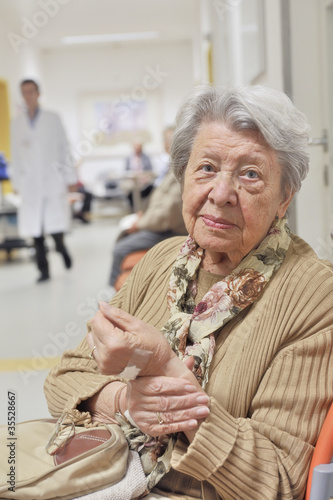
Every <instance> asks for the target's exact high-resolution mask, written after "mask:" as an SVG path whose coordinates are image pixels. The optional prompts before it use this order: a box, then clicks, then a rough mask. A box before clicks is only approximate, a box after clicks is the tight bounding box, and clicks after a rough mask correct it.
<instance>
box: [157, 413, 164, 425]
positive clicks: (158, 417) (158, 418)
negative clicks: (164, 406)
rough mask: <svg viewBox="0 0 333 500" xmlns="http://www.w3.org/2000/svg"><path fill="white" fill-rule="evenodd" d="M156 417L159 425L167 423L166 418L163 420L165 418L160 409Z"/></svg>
mask: <svg viewBox="0 0 333 500" xmlns="http://www.w3.org/2000/svg"><path fill="white" fill-rule="evenodd" d="M156 417H157V420H158V423H159V425H162V424H164V423H165V422H164V420H163V418H162V417H161V414H160V412H159V411H157V412H156Z"/></svg>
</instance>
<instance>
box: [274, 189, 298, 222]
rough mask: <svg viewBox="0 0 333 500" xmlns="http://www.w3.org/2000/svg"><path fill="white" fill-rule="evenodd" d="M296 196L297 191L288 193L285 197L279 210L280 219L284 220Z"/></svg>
mask: <svg viewBox="0 0 333 500" xmlns="http://www.w3.org/2000/svg"><path fill="white" fill-rule="evenodd" d="M294 194H295V191H291V190H290V191H288V192H287V193H286V195H285V197H284V199H283V200H282V201H281V203H280V205H279V208H278V210H277V216H278V217H279V219H282V217H284V216H285V215H286V212H287V210H288V207H289V205H290V202H291V200H292V199H293V196H294Z"/></svg>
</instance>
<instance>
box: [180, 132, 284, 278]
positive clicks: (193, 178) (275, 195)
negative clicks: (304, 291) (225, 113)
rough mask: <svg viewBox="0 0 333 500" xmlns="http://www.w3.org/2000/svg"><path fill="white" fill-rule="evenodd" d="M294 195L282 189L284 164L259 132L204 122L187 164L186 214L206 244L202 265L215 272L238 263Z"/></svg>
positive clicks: (189, 225) (191, 227)
mask: <svg viewBox="0 0 333 500" xmlns="http://www.w3.org/2000/svg"><path fill="white" fill-rule="evenodd" d="M291 198H292V193H291V194H290V195H289V196H288V197H287V199H286V198H285V197H284V196H283V194H282V191H281V168H280V165H279V163H278V161H277V158H276V154H275V152H274V151H273V150H272V149H271V148H270V147H269V146H268V145H267V144H266V142H265V141H264V139H263V138H262V136H261V134H259V133H258V132H255V131H244V132H235V131H233V130H231V129H229V128H228V127H226V126H225V125H223V124H221V123H218V122H212V123H205V124H202V126H201V128H200V129H199V132H198V134H197V136H196V138H195V140H194V144H193V148H192V152H191V156H190V159H189V162H188V164H187V167H186V170H185V177H184V186H183V217H184V221H185V225H186V228H187V230H188V232H189V234H190V235H191V236H192V237H193V238H194V239H195V241H196V242H197V243H198V244H199V245H200V246H201V248H204V249H205V250H206V252H205V257H204V262H203V266H204V268H206V269H208V270H210V271H211V272H216V273H217V274H220V273H221V274H225V272H226V271H230V270H232V269H233V268H235V267H236V266H237V265H238V264H239V262H240V261H241V260H242V258H243V257H245V255H247V254H248V253H249V252H250V251H251V250H252V249H253V248H256V247H257V246H258V244H259V243H260V242H261V240H263V238H264V237H265V236H266V234H267V232H268V230H269V228H270V226H271V224H272V222H273V220H274V217H275V215H278V217H279V218H281V217H283V216H284V215H285V212H286V210H287V208H288V205H289V203H290V201H291Z"/></svg>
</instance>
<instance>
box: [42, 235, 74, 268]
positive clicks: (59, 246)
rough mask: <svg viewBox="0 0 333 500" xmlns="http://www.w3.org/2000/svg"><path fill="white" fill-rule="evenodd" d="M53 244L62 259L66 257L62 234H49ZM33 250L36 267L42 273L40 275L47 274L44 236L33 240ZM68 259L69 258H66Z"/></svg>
mask: <svg viewBox="0 0 333 500" xmlns="http://www.w3.org/2000/svg"><path fill="white" fill-rule="evenodd" d="M51 236H52V238H53V239H54V242H55V247H56V251H57V252H60V253H61V254H62V255H63V256H64V258H65V256H68V252H67V249H66V247H65V244H64V233H54V234H51ZM34 244H35V250H36V261H37V267H38V269H39V270H40V272H41V273H42V275H48V274H49V263H48V261H47V258H46V247H45V238H44V236H39V237H38V238H34ZM68 257H69V256H68Z"/></svg>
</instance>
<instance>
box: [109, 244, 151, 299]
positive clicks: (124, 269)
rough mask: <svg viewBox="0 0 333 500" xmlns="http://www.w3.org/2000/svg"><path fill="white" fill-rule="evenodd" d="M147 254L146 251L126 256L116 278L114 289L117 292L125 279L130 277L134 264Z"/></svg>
mask: <svg viewBox="0 0 333 500" xmlns="http://www.w3.org/2000/svg"><path fill="white" fill-rule="evenodd" d="M147 252H148V249H147V250H138V251H136V252H132V253H130V254H128V255H127V256H126V257H125V258H124V260H123V261H122V263H121V273H120V275H119V276H118V278H117V280H116V282H115V284H114V289H115V290H116V292H118V291H119V290H120V289H121V287H122V286H123V284H124V283H125V281H126V278H127V277H128V276H129V275H130V273H131V271H132V269H133V267H134V266H135V264H137V263H138V262H139V260H141V259H142V257H143V256H144V255H145V254H146V253H147Z"/></svg>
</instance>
